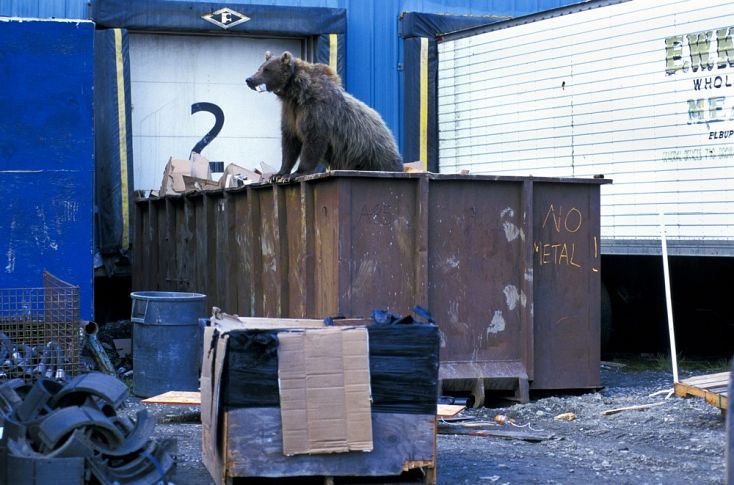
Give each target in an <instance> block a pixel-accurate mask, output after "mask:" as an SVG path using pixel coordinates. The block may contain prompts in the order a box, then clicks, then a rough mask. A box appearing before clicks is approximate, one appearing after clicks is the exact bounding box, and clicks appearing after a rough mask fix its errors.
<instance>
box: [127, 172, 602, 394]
mask: <svg viewBox="0 0 734 485" xmlns="http://www.w3.org/2000/svg"><path fill="white" fill-rule="evenodd" d="M601 183H604V181H597V180H575V179H555V178H554V179H538V178H528V177H491V176H472V175H467V176H463V175H438V174H374V173H372V174H370V173H355V172H332V173H330V174H323V175H315V176H310V177H307V178H305V179H304V180H301V181H300V182H297V183H291V184H285V185H269V184H266V185H259V186H249V187H247V188H242V189H237V190H227V191H224V192H222V191H214V192H207V193H205V194H198V195H187V196H183V197H181V196H168V197H166V199H165V203H162V202H160V201H156V200H155V199H151V200H149V201H138V203H137V212H136V222H137V224H136V231H135V234H136V241H135V248H136V253H135V256H136V257H135V260H134V261H135V262H134V276H135V279H134V285H135V287H134V289H135V290H147V289H161V290H186V291H196V292H200V293H204V294H206V295H208V297H209V298H208V305H209V306H213V305H215V306H219V307H222V308H223V309H224V310H225V311H228V312H233V313H237V314H239V315H249V316H272V317H291V318H296V317H311V318H320V317H325V316H345V317H364V316H368V315H369V314H370V312H371V311H372V310H373V309H375V308H382V309H389V310H392V311H395V312H397V313H406V312H408V311H410V309H411V308H412V307H413V306H414V305H416V304H419V305H421V306H423V307H426V308H428V309H429V310H430V311H431V312H432V314H433V316H434V318H435V320H436V321H437V322H438V324H439V329H440V332H441V336H442V343H441V345H442V347H441V370H440V375H441V378H442V379H445V380H453V379H476V378H481V379H485V380H487V381H488V382H487V388H502V387H503V386H506V385H508V383H509V385H510V386H512V385H516V384H517V382H518V379H519V380H520V381H523V380H529V381H530V383H531V387H532V388H535V389H561V388H582V387H596V386H598V385H599V338H600V337H599V319H600V311H599V305H600V301H599V300H600V273H599V270H600V268H599V250H598V237H599V185H600V184H601ZM162 258H167V259H166V261H161V260H160V259H162ZM141 285H143V286H141ZM490 380H491V381H492V382H489V381H490ZM513 383H514V384H513Z"/></svg>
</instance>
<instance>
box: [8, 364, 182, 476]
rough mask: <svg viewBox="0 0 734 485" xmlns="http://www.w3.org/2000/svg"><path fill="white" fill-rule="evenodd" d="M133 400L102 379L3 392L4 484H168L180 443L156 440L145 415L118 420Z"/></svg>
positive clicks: (119, 385)
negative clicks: (174, 451)
mask: <svg viewBox="0 0 734 485" xmlns="http://www.w3.org/2000/svg"><path fill="white" fill-rule="evenodd" d="M127 395H128V388H127V386H126V385H125V384H124V383H123V382H121V381H119V380H118V379H116V378H114V377H111V376H108V375H105V374H102V373H98V372H93V373H89V374H82V375H80V376H77V377H75V378H73V379H72V380H70V381H69V382H68V383H66V384H63V383H60V382H58V381H55V380H52V379H47V378H45V377H41V378H39V379H38V380H37V381H36V382H35V383H34V384H26V383H25V382H24V381H23V380H22V379H13V380H10V381H8V382H5V383H4V384H1V385H0V422H2V426H3V431H2V434H1V437H0V484H14V485H15V484H35V483H65V484H67V483H68V484H75V483H79V484H81V483H100V484H112V483H119V484H125V483H136V484H154V483H159V482H162V483H166V482H167V479H166V478H167V477H168V476H169V475H170V473H171V471H172V470H173V467H174V459H173V456H172V455H171V452H170V448H171V446H172V444H173V443H171V442H158V441H157V440H155V439H153V438H152V434H153V430H154V427H155V420H154V418H153V417H151V416H149V415H148V413H147V411H146V410H140V411H138V412H137V415H136V418H135V419H132V418H130V417H129V416H126V415H124V414H118V412H117V411H118V410H119V409H120V407H121V406H122V404H123V402H124V401H125V398H126V397H127Z"/></svg>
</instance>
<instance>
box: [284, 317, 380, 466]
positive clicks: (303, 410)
mask: <svg viewBox="0 0 734 485" xmlns="http://www.w3.org/2000/svg"><path fill="white" fill-rule="evenodd" d="M278 341H279V343H278V381H279V386H280V409H281V420H282V426H283V428H282V434H283V454H285V455H288V456H290V455H298V454H319V453H343V452H348V451H371V450H372V448H373V442H372V417H371V412H372V410H371V404H370V374H369V342H368V334H367V329H366V328H351V327H329V328H323V329H307V330H303V331H297V332H281V333H279V334H278Z"/></svg>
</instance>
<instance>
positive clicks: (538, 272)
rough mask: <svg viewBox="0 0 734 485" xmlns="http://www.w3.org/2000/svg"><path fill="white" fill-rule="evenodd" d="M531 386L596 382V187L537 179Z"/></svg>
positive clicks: (559, 386)
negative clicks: (533, 370) (533, 358)
mask: <svg viewBox="0 0 734 485" xmlns="http://www.w3.org/2000/svg"><path fill="white" fill-rule="evenodd" d="M533 210H534V213H535V217H534V234H535V237H534V239H533V242H532V243H533V252H534V258H535V259H534V267H535V270H534V273H533V276H534V308H535V319H534V331H535V342H536V352H535V372H536V373H535V380H534V381H533V387H536V388H540V389H563V388H576V387H597V386H599V385H600V377H599V360H600V339H601V336H600V331H601V330H600V324H599V322H600V318H601V317H600V298H601V297H600V295H601V280H600V270H601V267H600V261H601V260H600V257H599V256H600V255H599V231H600V229H599V188H598V186H594V185H589V184H586V185H583V184H552V183H536V184H535V188H534V197H533Z"/></svg>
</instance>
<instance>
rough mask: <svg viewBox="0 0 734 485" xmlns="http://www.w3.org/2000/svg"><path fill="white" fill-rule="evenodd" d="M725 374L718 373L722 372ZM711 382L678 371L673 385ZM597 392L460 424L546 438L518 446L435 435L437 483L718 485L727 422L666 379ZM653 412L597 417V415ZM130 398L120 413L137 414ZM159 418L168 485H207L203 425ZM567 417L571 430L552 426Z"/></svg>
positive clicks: (619, 375)
mask: <svg viewBox="0 0 734 485" xmlns="http://www.w3.org/2000/svg"><path fill="white" fill-rule="evenodd" d="M721 370H724V369H719V370H717V371H721ZM701 373H711V372H710V371H708V372H694V373H690V372H685V370H682V371H681V378H686V377H690V376H691V375H696V374H701ZM601 378H602V385H603V386H604V388H603V389H601V390H600V391H598V392H588V393H584V394H578V395H574V394H563V395H551V396H534V395H531V398H532V399H531V402H530V403H528V404H510V403H508V402H503V403H501V404H497V403H494V404H492V402H490V403H489V405H490V406H492V405H494V406H497V407H485V408H481V409H469V410H466V411H464V412H463V414H462V416H465V417H470V418H474V421H475V422H476V421H480V422H486V421H491V422H495V417H496V416H497V415H504V416H506V417H507V418H508V419H511V420H513V421H514V426H513V425H509V424H505V425H504V426H502V425H499V424H497V425H489V427H488V428H487V429H490V430H497V429H500V430H513V431H518V432H532V433H534V434H539V435H541V436H543V435H545V438H546V439H542V440H541V441H535V442H531V441H525V440H521V439H506V438H497V437H490V436H473V435H449V434H439V435H438V460H437V464H438V483H439V484H446V485H453V484H463V483H467V484H468V483H471V484H483V483H486V484H498V485H500V484H528V483H552V484H576V483H579V484H591V483H594V484H595V483H599V484H635V485H637V484H666V485H670V484H679V483H680V484H689V483H697V484H708V483H724V481H725V480H724V477H725V442H726V430H725V418H724V415H723V414H722V413H721V412H720V411H719V410H718V409H717V408H714V407H712V406H711V405H709V404H707V403H706V402H705V401H704V400H703V399H701V398H687V399H683V398H678V397H675V396H673V397H671V398H669V399H666V398H665V395H664V394H663V395H657V396H650V395H651V394H653V393H655V392H657V391H661V390H665V389H671V388H672V375H671V373H670V372H666V371H659V370H642V371H633V370H628V369H627V368H619V367H617V366H605V365H602V369H601ZM653 403H661V404H660V405H659V406H655V407H650V408H647V409H643V410H638V411H626V412H620V413H617V414H613V415H608V416H603V415H602V414H601V413H602V411H605V410H609V409H615V408H620V407H626V406H636V405H641V404H653ZM139 406H141V404H140V403H139V400H138V399H135V398H130V400H129V406H128V408H127V409H128V410H130V411H131V412H132V411H134V410H135V409H137V408H139ZM147 407H148V409H149V410H150V411H151V412H153V413H154V414H155V415H156V416H157V418H158V425H157V427H156V431H155V434H156V435H157V436H160V437H175V438H177V439H178V451H177V459H178V464H177V468H176V471H175V475H174V476H173V477H172V479H173V482H174V483H176V484H179V485H186V484H208V483H213V482H212V480H211V478H210V476H209V474H208V472H207V471H206V469H205V468H204V465H203V463H202V461H201V425H200V424H199V423H198V421H197V419H196V418H197V410H196V408H189V407H180V406H160V405H148V406H147ZM562 413H574V414H575V416H576V419H574V420H571V421H564V420H556V419H554V417H556V416H558V415H560V414H562Z"/></svg>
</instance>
